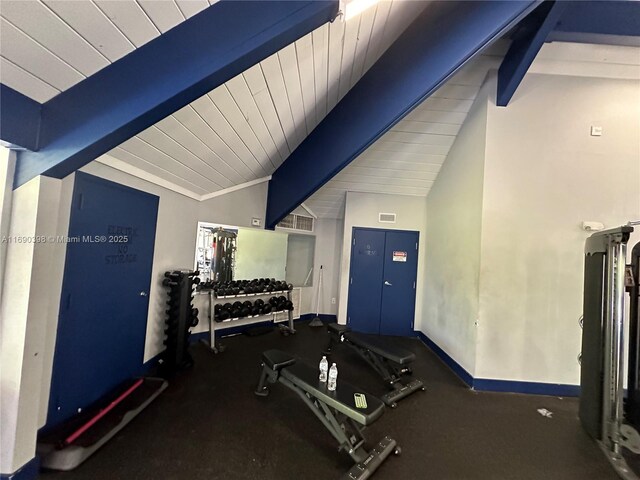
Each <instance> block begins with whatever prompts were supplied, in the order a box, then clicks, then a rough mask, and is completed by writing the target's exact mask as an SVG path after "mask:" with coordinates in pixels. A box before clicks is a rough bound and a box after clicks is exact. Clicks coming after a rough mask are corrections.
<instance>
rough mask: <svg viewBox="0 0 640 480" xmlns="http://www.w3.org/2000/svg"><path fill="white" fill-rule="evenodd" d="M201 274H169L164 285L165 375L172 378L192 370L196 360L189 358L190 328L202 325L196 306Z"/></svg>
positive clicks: (163, 356)
mask: <svg viewBox="0 0 640 480" xmlns="http://www.w3.org/2000/svg"><path fill="white" fill-rule="evenodd" d="M198 275H199V272H198V271H195V272H192V271H190V270H174V271H170V272H165V274H164V276H165V278H164V280H163V281H162V284H163V285H164V286H165V287H167V288H168V289H169V290H168V291H167V296H168V297H169V299H168V300H167V306H168V307H169V308H167V310H165V311H166V313H167V319H166V322H165V329H164V333H165V335H166V338H165V340H164V344H165V345H166V348H165V350H164V352H163V353H162V371H163V374H164V375H168V376H170V375H172V374H173V373H175V371H176V370H180V369H185V368H189V367H191V366H192V365H193V359H192V358H191V355H190V354H189V351H188V348H189V335H190V330H189V329H190V328H192V327H195V326H196V325H197V324H198V309H197V308H194V307H193V305H192V301H193V289H194V287H197V285H198V284H199V283H200V279H199V278H198Z"/></svg>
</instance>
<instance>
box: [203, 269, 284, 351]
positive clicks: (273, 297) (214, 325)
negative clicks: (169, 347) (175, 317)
mask: <svg viewBox="0 0 640 480" xmlns="http://www.w3.org/2000/svg"><path fill="white" fill-rule="evenodd" d="M211 285H212V287H211V288H210V289H209V290H208V292H206V293H207V294H208V295H209V308H210V314H209V339H208V341H204V343H206V344H208V347H209V348H210V349H211V350H212V351H213V352H214V353H218V352H221V351H223V350H224V347H223V346H221V345H220V344H219V342H218V343H216V330H224V329H225V328H229V327H236V326H245V325H250V324H255V323H261V322H274V323H279V324H280V325H279V329H280V333H282V334H283V335H290V334H293V333H295V329H294V327H293V310H294V304H293V301H292V300H291V295H292V289H293V285H291V284H288V283H286V282H284V281H281V280H276V279H274V278H254V279H253V280H230V281H228V282H212V283H211ZM202 293H205V292H202ZM283 314H286V315H283ZM285 322H286V324H285Z"/></svg>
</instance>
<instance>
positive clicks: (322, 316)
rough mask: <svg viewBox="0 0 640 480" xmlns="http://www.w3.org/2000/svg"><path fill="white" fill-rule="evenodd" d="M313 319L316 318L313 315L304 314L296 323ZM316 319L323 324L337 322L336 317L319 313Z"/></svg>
mask: <svg viewBox="0 0 640 480" xmlns="http://www.w3.org/2000/svg"><path fill="white" fill-rule="evenodd" d="M314 318H316V314H315V313H305V314H304V315H300V319H299V320H297V321H300V322H304V321H305V320H313V319H314ZM318 318H319V319H320V320H322V321H323V322H324V323H337V322H338V317H336V316H335V315H329V314H326V313H321V314H320V315H318Z"/></svg>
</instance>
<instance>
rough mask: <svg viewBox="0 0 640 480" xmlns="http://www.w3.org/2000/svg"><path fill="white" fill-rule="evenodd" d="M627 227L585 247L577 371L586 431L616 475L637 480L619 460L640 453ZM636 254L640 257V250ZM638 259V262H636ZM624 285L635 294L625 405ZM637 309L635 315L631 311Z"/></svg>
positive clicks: (639, 339) (639, 337)
mask: <svg viewBox="0 0 640 480" xmlns="http://www.w3.org/2000/svg"><path fill="white" fill-rule="evenodd" d="M632 232H633V227H632V226H631V224H629V225H627V226H622V227H618V228H613V229H610V230H604V231H602V232H598V233H595V234H593V235H592V236H590V237H589V238H588V239H587V241H586V244H585V269H584V303H583V331H582V353H581V370H580V391H581V393H580V407H579V417H580V421H581V423H582V425H583V427H584V429H585V430H586V431H587V433H589V435H591V437H593V438H594V439H595V440H597V441H598V443H599V445H600V447H601V449H602V450H603V452H604V453H605V455H606V456H607V458H608V460H609V461H610V463H611V464H612V465H613V467H614V469H615V470H616V472H617V473H618V475H619V476H620V477H622V478H624V479H628V480H631V479H634V480H637V478H638V477H637V476H636V475H635V474H634V472H633V471H632V470H631V469H630V468H629V466H628V465H627V462H626V460H625V458H624V457H623V449H624V448H626V449H628V450H629V451H631V452H633V453H635V454H640V435H639V434H638V431H637V425H638V424H637V420H638V416H639V415H638V413H639V411H640V386H639V385H638V377H639V376H640V372H639V370H638V366H639V362H638V352H639V347H640V332H638V302H637V293H638V289H637V288H638V268H640V262H639V261H638V260H636V271H635V275H636V277H635V288H634V287H631V284H632V283H633V278H632V277H633V275H632V274H631V273H630V272H631V271H632V270H633V268H632V267H631V268H627V265H626V257H627V243H628V242H629V238H630V236H631V233H632ZM639 245H640V244H639ZM635 250H638V257H640V246H638V245H637V246H636V248H635V249H634V251H635ZM638 257H636V259H637V258H638ZM625 285H626V288H628V289H629V292H630V293H632V297H633V292H634V291H635V295H636V301H635V307H634V302H633V298H632V302H631V312H630V319H631V323H630V330H629V332H630V341H629V347H628V348H629V364H628V379H629V382H628V387H629V391H630V392H633V395H630V397H629V400H628V401H627V403H626V405H625V402H624V371H625V356H624V350H625V339H624V332H625V311H624V310H625ZM634 309H635V311H634Z"/></svg>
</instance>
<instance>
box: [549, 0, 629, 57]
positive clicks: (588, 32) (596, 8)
mask: <svg viewBox="0 0 640 480" xmlns="http://www.w3.org/2000/svg"><path fill="white" fill-rule="evenodd" d="M567 3H568V6H567V9H566V10H565V12H564V14H563V15H562V18H561V19H560V21H559V22H558V25H557V26H556V28H555V29H554V31H553V32H551V34H550V35H549V38H548V40H549V41H556V40H557V41H566V42H581V43H602V44H609V45H628V46H636V47H638V46H640V2H638V1H636V0H609V1H571V2H567Z"/></svg>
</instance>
